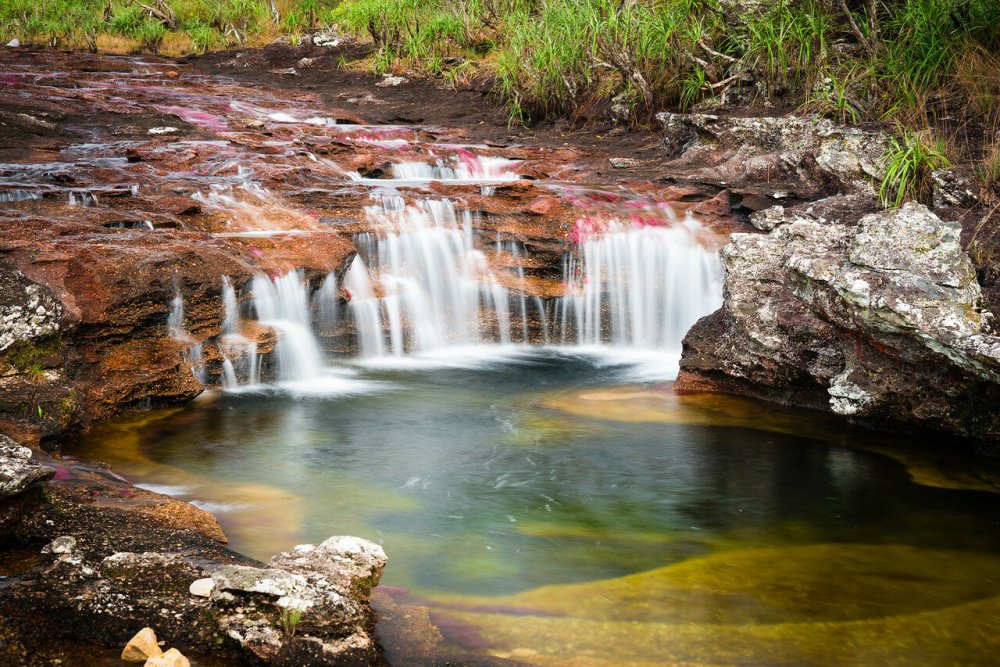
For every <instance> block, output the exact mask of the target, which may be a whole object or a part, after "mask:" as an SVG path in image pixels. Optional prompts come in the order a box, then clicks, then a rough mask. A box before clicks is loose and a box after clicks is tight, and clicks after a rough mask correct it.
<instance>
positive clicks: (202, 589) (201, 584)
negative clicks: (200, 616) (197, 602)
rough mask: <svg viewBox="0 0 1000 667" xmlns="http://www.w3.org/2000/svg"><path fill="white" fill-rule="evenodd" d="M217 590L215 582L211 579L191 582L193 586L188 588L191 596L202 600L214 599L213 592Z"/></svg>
mask: <svg viewBox="0 0 1000 667" xmlns="http://www.w3.org/2000/svg"><path fill="white" fill-rule="evenodd" d="M214 589H215V581H214V580H212V578H211V577H206V578H204V579H197V580H195V581H193V582H191V586H189V587H188V591H189V592H190V593H191V595H194V596H195V597H200V598H207V597H212V590H214Z"/></svg>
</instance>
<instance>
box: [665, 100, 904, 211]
mask: <svg viewBox="0 0 1000 667" xmlns="http://www.w3.org/2000/svg"><path fill="white" fill-rule="evenodd" d="M657 119H658V120H659V121H660V123H661V124H662V126H663V130H664V136H663V147H664V149H665V151H666V153H667V155H668V157H671V158H673V161H672V162H671V163H670V164H669V165H668V168H669V171H670V173H671V177H676V178H678V179H680V180H690V181H697V182H708V183H713V184H718V185H721V186H724V187H730V188H740V189H742V190H745V191H747V192H753V193H767V194H769V195H770V194H773V193H774V192H776V191H781V190H786V191H787V193H788V194H787V195H786V196H791V197H795V198H798V199H802V200H805V199H814V198H816V197H818V196H820V195H823V194H827V195H828V194H833V193H834V192H839V193H866V194H874V193H875V191H876V184H877V183H878V182H880V180H881V177H882V174H883V166H882V162H883V160H882V158H883V155H884V154H885V152H886V149H887V146H888V143H887V142H888V137H887V136H886V135H885V134H884V133H881V132H875V131H868V130H864V129H861V128H857V127H852V126H843V125H836V124H834V123H833V122H831V121H830V120H827V119H825V118H821V117H818V116H777V117H729V116H718V115H713V114H706V113H692V114H678V113H661V114H658V115H657Z"/></svg>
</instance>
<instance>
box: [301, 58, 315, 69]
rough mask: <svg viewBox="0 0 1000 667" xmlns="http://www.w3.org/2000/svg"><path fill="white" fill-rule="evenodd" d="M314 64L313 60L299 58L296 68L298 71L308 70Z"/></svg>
mask: <svg viewBox="0 0 1000 667" xmlns="http://www.w3.org/2000/svg"><path fill="white" fill-rule="evenodd" d="M315 64H316V59H315V58H300V59H299V62H298V63H296V67H298V68H299V69H308V68H309V67H312V66H313V65H315Z"/></svg>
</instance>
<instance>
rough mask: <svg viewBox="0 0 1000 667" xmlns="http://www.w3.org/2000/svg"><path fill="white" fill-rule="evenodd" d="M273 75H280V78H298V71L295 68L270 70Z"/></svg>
mask: <svg viewBox="0 0 1000 667" xmlns="http://www.w3.org/2000/svg"><path fill="white" fill-rule="evenodd" d="M268 71H269V72H271V74H278V75H280V76H298V75H299V73H298V70H296V69H295V68H294V67H283V68H279V69H272V70H268Z"/></svg>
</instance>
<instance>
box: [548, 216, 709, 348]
mask: <svg viewBox="0 0 1000 667" xmlns="http://www.w3.org/2000/svg"><path fill="white" fill-rule="evenodd" d="M702 231H703V228H702V226H701V225H700V224H699V223H698V222H697V221H695V220H694V219H693V218H688V219H686V220H685V221H683V222H680V223H677V224H674V225H671V226H665V227H660V226H646V227H628V226H624V225H621V224H619V223H612V224H610V225H608V226H607V228H606V229H605V230H604V231H603V232H602V233H599V234H594V235H591V236H589V237H588V238H586V239H585V240H584V241H583V244H582V246H581V248H580V254H579V256H578V257H577V256H570V257H569V258H568V260H567V264H566V269H565V272H566V277H567V280H568V282H569V284H570V286H571V289H575V290H576V291H577V293H576V294H572V295H569V296H566V297H564V298H563V299H562V301H561V303H560V304H559V306H558V312H559V324H560V329H561V339H562V340H563V342H574V341H575V342H576V343H577V344H578V345H595V346H597V345H608V344H610V345H613V346H618V347H628V348H639V349H648V350H662V351H664V352H668V353H676V354H680V351H681V341H682V339H683V338H684V335H685V334H686V333H687V331H688V329H690V328H691V326H692V325H693V324H694V323H695V322H696V321H697V320H698V319H699V318H700V317H702V316H704V315H707V314H708V313H710V312H712V311H714V310H715V309H717V308H718V307H719V306H721V305H722V275H721V266H720V264H719V260H718V257H717V254H716V253H715V252H714V251H712V250H710V249H707V248H705V247H704V246H702V245H701V244H700V243H699V242H698V234H699V233H700V232H702Z"/></svg>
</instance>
